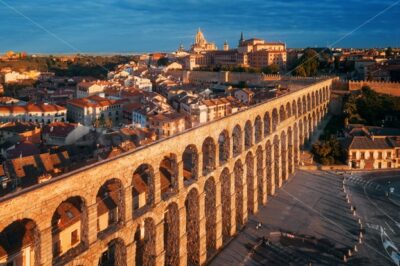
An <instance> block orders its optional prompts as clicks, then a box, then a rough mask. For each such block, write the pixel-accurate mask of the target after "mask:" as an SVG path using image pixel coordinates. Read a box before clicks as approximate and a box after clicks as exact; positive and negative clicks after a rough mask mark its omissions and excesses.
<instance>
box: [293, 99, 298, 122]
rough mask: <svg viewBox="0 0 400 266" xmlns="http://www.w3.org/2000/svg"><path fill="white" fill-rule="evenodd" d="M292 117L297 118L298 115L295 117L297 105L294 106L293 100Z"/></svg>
mask: <svg viewBox="0 0 400 266" xmlns="http://www.w3.org/2000/svg"><path fill="white" fill-rule="evenodd" d="M292 115H293V116H294V117H296V118H297V117H298V115H297V104H296V101H295V100H293V102H292Z"/></svg>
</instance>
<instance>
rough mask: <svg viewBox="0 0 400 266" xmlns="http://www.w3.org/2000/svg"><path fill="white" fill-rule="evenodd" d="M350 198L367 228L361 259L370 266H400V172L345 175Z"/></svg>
mask: <svg viewBox="0 0 400 266" xmlns="http://www.w3.org/2000/svg"><path fill="white" fill-rule="evenodd" d="M344 176H345V179H346V182H345V184H346V187H348V188H349V196H350V199H351V201H352V204H354V205H355V206H356V207H357V214H358V215H359V216H360V218H361V220H362V221H363V224H364V225H365V243H364V244H363V245H362V247H361V249H360V253H359V255H358V256H360V257H368V258H369V261H370V262H369V264H370V265H400V252H399V249H400V201H399V197H398V195H399V192H400V171H380V172H379V171H374V172H361V173H359V172H353V173H352V174H345V175H344Z"/></svg>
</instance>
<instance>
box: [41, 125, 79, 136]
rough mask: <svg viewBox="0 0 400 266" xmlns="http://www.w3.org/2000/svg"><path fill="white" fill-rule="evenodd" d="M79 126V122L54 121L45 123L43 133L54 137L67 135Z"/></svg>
mask: <svg viewBox="0 0 400 266" xmlns="http://www.w3.org/2000/svg"><path fill="white" fill-rule="evenodd" d="M77 127H78V124H75V123H64V122H53V123H50V124H48V125H45V126H44V127H43V129H42V133H43V134H48V135H49V136H53V137H66V136H68V134H69V133H71V132H72V131H73V130H74V129H75V128H77Z"/></svg>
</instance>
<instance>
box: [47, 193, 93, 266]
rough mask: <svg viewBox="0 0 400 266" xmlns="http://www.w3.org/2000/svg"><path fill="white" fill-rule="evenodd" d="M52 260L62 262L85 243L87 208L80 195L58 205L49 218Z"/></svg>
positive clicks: (74, 253) (69, 258) (57, 262)
mask: <svg viewBox="0 0 400 266" xmlns="http://www.w3.org/2000/svg"><path fill="white" fill-rule="evenodd" d="M51 232H52V239H53V240H52V243H53V262H54V264H63V263H66V262H68V261H69V260H71V259H72V258H74V257H76V256H77V255H78V254H80V253H81V252H82V251H83V250H84V248H85V246H86V243H87V232H88V220H87V208H86V205H85V202H84V200H83V199H82V198H81V197H78V196H76V197H70V198H68V199H67V200H65V201H63V202H62V203H61V204H60V205H58V207H57V209H56V211H55V212H54V214H53V217H52V219H51Z"/></svg>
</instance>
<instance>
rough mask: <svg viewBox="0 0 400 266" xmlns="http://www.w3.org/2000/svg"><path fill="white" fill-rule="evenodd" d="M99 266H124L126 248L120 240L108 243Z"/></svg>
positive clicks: (125, 263)
mask: <svg viewBox="0 0 400 266" xmlns="http://www.w3.org/2000/svg"><path fill="white" fill-rule="evenodd" d="M98 265H99V266H126V265H127V261H126V247H125V244H124V241H123V240H122V239H120V238H117V239H114V240H112V241H110V243H108V245H107V249H106V250H104V251H103V252H102V254H101V257H100V259H99V264H98Z"/></svg>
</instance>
